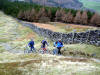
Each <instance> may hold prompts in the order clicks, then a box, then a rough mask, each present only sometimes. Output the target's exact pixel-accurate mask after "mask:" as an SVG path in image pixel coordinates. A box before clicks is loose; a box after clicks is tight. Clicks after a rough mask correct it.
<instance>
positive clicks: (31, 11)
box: [0, 0, 100, 26]
mask: <svg viewBox="0 0 100 75" xmlns="http://www.w3.org/2000/svg"><path fill="white" fill-rule="evenodd" d="M0 10H2V11H3V12H4V13H6V14H8V15H11V16H13V17H17V18H19V19H22V20H26V21H30V22H49V21H50V22H54V21H56V22H64V23H75V24H83V25H92V26H100V15H99V14H98V13H94V12H90V11H86V10H84V11H82V10H74V9H67V8H60V7H47V6H41V5H37V4H33V3H32V4H30V3H27V2H10V1H8V0H0Z"/></svg>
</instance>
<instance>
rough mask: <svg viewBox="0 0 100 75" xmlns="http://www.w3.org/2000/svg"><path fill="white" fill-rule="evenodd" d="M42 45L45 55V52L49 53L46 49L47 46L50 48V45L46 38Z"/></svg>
mask: <svg viewBox="0 0 100 75" xmlns="http://www.w3.org/2000/svg"><path fill="white" fill-rule="evenodd" d="M41 43H42V46H41V48H42V49H43V53H44V52H46V51H47V49H46V45H47V46H49V45H48V43H47V41H46V38H45V39H44V40H42V42H41Z"/></svg>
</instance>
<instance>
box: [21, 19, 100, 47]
mask: <svg viewBox="0 0 100 75" xmlns="http://www.w3.org/2000/svg"><path fill="white" fill-rule="evenodd" d="M20 23H22V24H23V25H25V26H28V27H30V28H31V29H32V30H34V32H36V33H37V34H39V35H40V36H43V37H47V38H49V39H50V40H52V41H56V40H58V39H61V40H62V41H63V43H65V44H72V43H87V44H92V45H96V46H100V30H90V31H86V32H80V33H74V32H73V33H68V34H65V33H60V32H53V31H51V30H48V29H43V28H39V27H37V26H35V25H34V24H30V23H28V22H21V21H20Z"/></svg>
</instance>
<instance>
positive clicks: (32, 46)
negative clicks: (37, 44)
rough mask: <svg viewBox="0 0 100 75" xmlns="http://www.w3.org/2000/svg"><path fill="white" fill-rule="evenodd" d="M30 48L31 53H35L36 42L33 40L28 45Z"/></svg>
mask: <svg viewBox="0 0 100 75" xmlns="http://www.w3.org/2000/svg"><path fill="white" fill-rule="evenodd" d="M28 46H29V47H30V51H32V52H33V50H35V48H34V41H33V39H31V41H30V42H29V43H28Z"/></svg>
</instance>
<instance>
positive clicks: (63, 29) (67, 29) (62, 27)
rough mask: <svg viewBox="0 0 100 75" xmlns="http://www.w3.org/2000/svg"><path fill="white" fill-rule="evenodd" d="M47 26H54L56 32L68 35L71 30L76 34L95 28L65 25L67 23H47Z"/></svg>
mask: <svg viewBox="0 0 100 75" xmlns="http://www.w3.org/2000/svg"><path fill="white" fill-rule="evenodd" d="M48 24H51V25H54V26H55V27H57V28H58V29H57V30H56V32H64V33H69V32H73V30H76V32H84V31H87V30H95V29H97V27H92V26H86V27H85V26H81V25H77V24H67V23H61V22H49V23H48Z"/></svg>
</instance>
